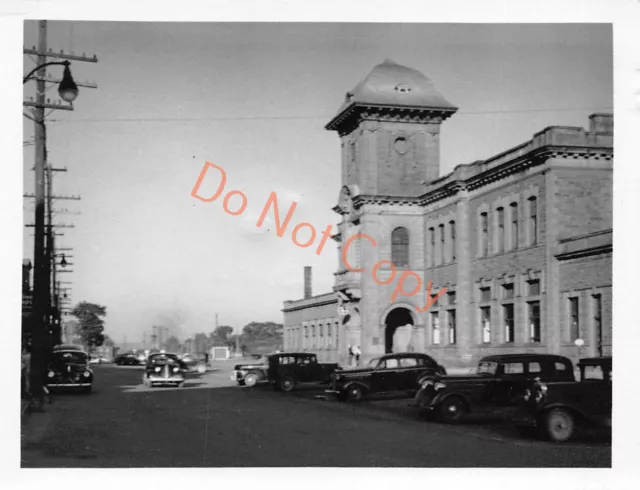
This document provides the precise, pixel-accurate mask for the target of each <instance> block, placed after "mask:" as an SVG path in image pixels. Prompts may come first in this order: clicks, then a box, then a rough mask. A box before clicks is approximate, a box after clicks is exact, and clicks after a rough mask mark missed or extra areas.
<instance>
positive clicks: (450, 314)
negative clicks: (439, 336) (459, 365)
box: [447, 310, 456, 344]
mask: <svg viewBox="0 0 640 490" xmlns="http://www.w3.org/2000/svg"><path fill="white" fill-rule="evenodd" d="M447 323H448V326H449V344H455V343H456V310H448V311H447Z"/></svg>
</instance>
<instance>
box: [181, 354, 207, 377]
mask: <svg viewBox="0 0 640 490" xmlns="http://www.w3.org/2000/svg"><path fill="white" fill-rule="evenodd" d="M180 360H181V361H182V362H183V363H185V364H186V366H187V372H189V373H200V374H202V373H206V372H207V356H205V355H204V354H183V355H182V356H180Z"/></svg>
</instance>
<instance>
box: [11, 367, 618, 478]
mask: <svg viewBox="0 0 640 490" xmlns="http://www.w3.org/2000/svg"><path fill="white" fill-rule="evenodd" d="M231 365H232V363H227V364H222V363H221V364H220V367H219V369H217V370H215V371H213V372H209V373H207V374H204V375H201V376H197V375H196V376H193V377H191V378H189V379H188V381H187V383H186V386H185V387H184V388H145V387H143V386H142V382H141V376H142V370H141V368H127V367H116V366H111V365H100V366H97V367H96V368H95V369H94V371H95V383H94V393H93V394H91V395H75V394H63V395H59V396H56V397H55V400H54V404H53V405H52V406H50V407H47V412H46V413H44V414H32V415H31V417H30V419H29V421H28V423H27V427H26V429H25V434H24V438H23V439H24V440H23V450H22V466H23V467H215V466H259V467H260V466H352V467H353V466H355V467H362V466H371V467H373V466H377V467H385V466H408V467H452V466H460V467H469V466H488V467H505V466H507V467H523V466H532V467H541V466H544V467H583V466H589V467H607V466H610V465H611V447H610V441H609V440H607V439H606V438H604V437H603V436H602V434H597V433H596V434H588V435H587V436H586V437H584V438H583V439H582V440H579V441H576V442H573V443H571V444H570V445H554V444H550V443H546V442H543V441H534V440H523V439H521V438H519V437H518V436H517V435H516V434H515V432H514V431H513V429H512V428H511V427H509V426H508V425H505V424H499V423H497V422H492V423H489V424H480V423H478V422H477V421H470V422H469V423H465V424H462V425H456V426H445V425H440V424H436V423H429V422H425V421H423V420H421V419H420V418H419V417H418V416H417V414H416V412H415V410H414V409H413V408H411V407H409V403H410V402H411V400H408V399H395V400H377V401H370V402H362V403H358V404H343V403H339V402H336V401H333V400H323V399H318V398H316V397H317V395H320V394H322V391H321V390H318V389H316V388H310V389H309V388H307V389H301V390H300V391H297V392H294V393H292V394H285V393H280V392H276V391H274V390H273V389H271V388H269V387H266V386H262V387H257V388H253V389H250V388H240V387H236V386H235V385H234V383H233V382H232V381H230V379H229V374H230V369H231Z"/></svg>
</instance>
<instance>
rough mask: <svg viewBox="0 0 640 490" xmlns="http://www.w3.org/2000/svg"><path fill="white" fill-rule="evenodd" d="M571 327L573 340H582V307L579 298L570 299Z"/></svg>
mask: <svg viewBox="0 0 640 490" xmlns="http://www.w3.org/2000/svg"><path fill="white" fill-rule="evenodd" d="M569 325H570V326H571V340H576V339H579V338H580V307H579V299H578V298H569Z"/></svg>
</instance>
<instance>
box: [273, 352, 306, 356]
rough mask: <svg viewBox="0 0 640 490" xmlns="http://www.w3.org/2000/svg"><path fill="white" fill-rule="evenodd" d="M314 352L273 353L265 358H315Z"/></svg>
mask: <svg viewBox="0 0 640 490" xmlns="http://www.w3.org/2000/svg"><path fill="white" fill-rule="evenodd" d="M315 355H316V354H314V353H313V352H272V353H271V354H267V355H266V356H265V357H278V356H304V357H310V356H315Z"/></svg>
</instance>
